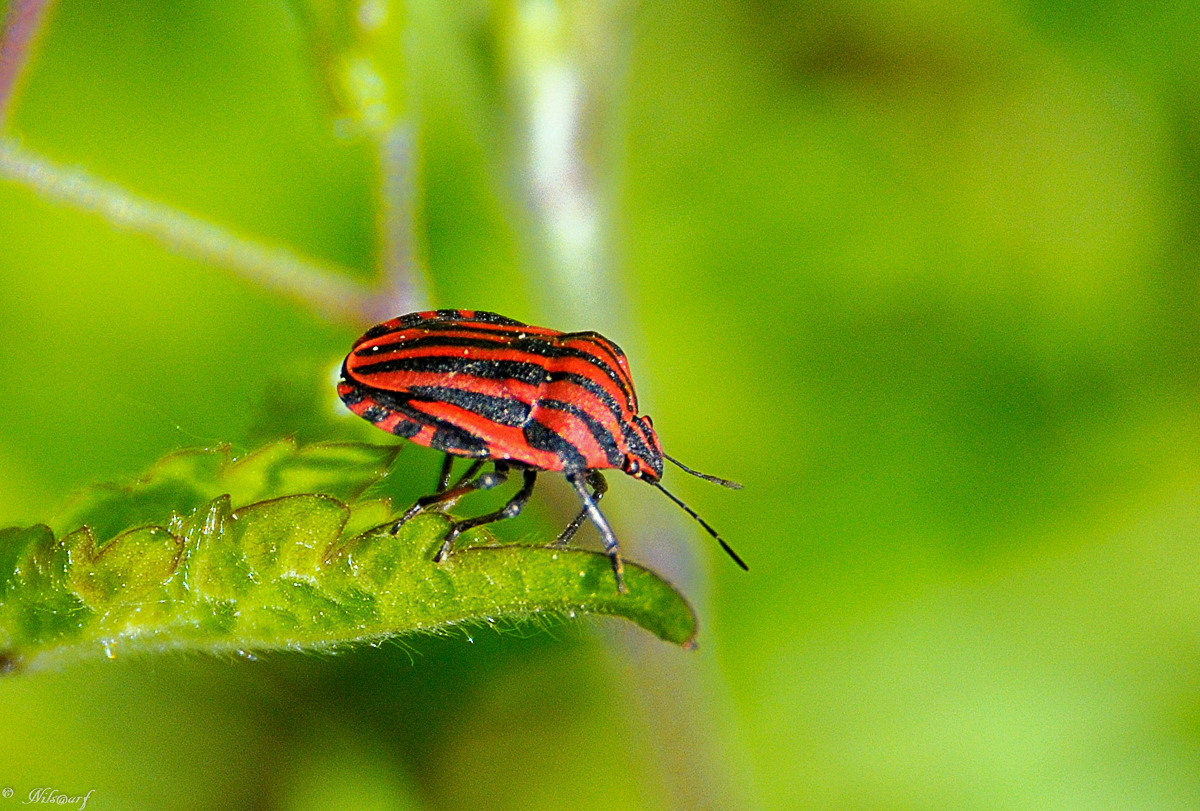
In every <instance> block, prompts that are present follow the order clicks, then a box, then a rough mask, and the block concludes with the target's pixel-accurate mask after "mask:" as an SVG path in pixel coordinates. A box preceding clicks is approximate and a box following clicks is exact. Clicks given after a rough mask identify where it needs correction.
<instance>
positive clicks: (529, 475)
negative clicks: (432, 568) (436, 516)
mask: <svg viewBox="0 0 1200 811" xmlns="http://www.w3.org/2000/svg"><path fill="white" fill-rule="evenodd" d="M522 473H523V474H524V476H525V482H524V484H522V485H521V489H520V490H518V491H517V494H516V495H514V496H513V497H512V498H510V499H509V500H508V503H506V504H505V505H504V506H503V507H501V508H500V509H498V510H496V511H495V512H490V513H487V514H485V515H480V516H478V517H476V518H467V519H464V520H462V521H455V522H454V526H452V527H450V531H449V532H447V533H446V539H445V540H444V541H443V542H442V548H441V549H439V550H438V553H437V554H436V555H434V556H433V560H434V562H435V563H441V562H442V561H443V560H445V559H446V555H448V554H450V550H451V549H452V548H453V547H454V542H455V541H456V540H458V536H459V535H461V534H463V533H464V532H466V531H467V530H468V529H474V528H475V527H481V526H483V525H484V524H491V523H493V522H496V521H503V520H504V519H506V518H516V517H517V516H518V515H520V514H521V510H523V509H525V505H526V504H527V503H528V502H529V497H530V496H532V495H533V485H534V484H535V483H536V482H537V474H538V472H537V471H536V470H530V469H529V468H526V469H525V470H523V471H522Z"/></svg>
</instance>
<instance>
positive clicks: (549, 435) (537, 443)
mask: <svg viewBox="0 0 1200 811" xmlns="http://www.w3.org/2000/svg"><path fill="white" fill-rule="evenodd" d="M524 433H525V441H526V442H528V443H529V446H530V447H531V448H534V449H536V450H539V451H547V452H549V453H552V454H554V455H555V456H556V457H558V460H559V461H560V462H562V465H563V470H564V471H565V472H567V473H573V472H577V471H581V470H586V469H587V460H586V459H584V458H583V454H582V453H580V452H579V448H576V447H575V446H574V445H572V444H571V443H570V442H568V441H567V440H565V439H563V438H562V437H561V436H559V435H558V434H556V433H554V432H553V431H551V430H550V429H549V428H547V427H546V426H544V425H542V424H541V423H540V422H538V421H537V420H530V421H529V423H528V424H526V426H525V428H524Z"/></svg>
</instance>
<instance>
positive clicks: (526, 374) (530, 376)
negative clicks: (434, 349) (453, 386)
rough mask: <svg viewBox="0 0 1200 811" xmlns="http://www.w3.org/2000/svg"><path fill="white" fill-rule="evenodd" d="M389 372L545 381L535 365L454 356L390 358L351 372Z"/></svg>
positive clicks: (363, 374) (529, 382) (537, 383)
mask: <svg viewBox="0 0 1200 811" xmlns="http://www.w3.org/2000/svg"><path fill="white" fill-rule="evenodd" d="M389 372H418V373H424V374H443V375H449V374H460V375H470V376H472V377H481V378H484V379H486V380H516V381H518V382H520V383H525V384H527V385H530V386H540V385H542V383H544V382H545V381H546V370H545V369H543V368H542V367H541V366H539V365H538V364H536V363H530V362H528V361H520V360H468V359H465V358H462V357H459V356H457V355H429V356H425V357H415V358H393V359H391V360H381V361H379V362H378V363H368V364H365V365H363V366H360V367H358V368H356V369H354V370H353V374H354V376H355V377H370V376H371V375H378V374H387V373H389Z"/></svg>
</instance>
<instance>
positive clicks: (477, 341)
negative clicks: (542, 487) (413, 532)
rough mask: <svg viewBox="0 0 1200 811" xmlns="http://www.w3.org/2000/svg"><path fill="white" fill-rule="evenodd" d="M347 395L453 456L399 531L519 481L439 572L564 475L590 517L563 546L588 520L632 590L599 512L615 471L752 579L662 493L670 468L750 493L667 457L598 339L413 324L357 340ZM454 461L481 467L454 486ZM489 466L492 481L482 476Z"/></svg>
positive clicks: (422, 321) (436, 319)
mask: <svg viewBox="0 0 1200 811" xmlns="http://www.w3.org/2000/svg"><path fill="white" fill-rule="evenodd" d="M338 396H339V397H341V398H342V401H343V402H344V403H345V404H346V405H347V406H348V407H349V408H350V410H351V411H353V412H354V413H355V414H357V415H358V416H360V417H362V418H363V419H365V420H367V421H369V422H371V423H372V424H373V425H374V426H375V427H376V428H379V429H380V430H383V431H387V432H388V433H391V434H394V435H396V436H399V437H403V438H404V439H407V440H409V441H411V442H416V443H417V444H418V445H424V446H426V447H429V448H433V449H435V450H439V451H442V452H444V453H445V454H446V457H445V459H444V460H443V463H442V471H441V475H440V477H439V480H438V489H437V492H435V493H434V494H432V495H429V496H425V497H423V498H420V499H418V500H417V503H416V504H414V505H413V506H412V508H411V509H409V510H408V511H407V512H406V513H404V515H402V516H401V517H400V519H399V520H398V521H396V523H395V525H394V526H393V528H392V531H393V532H396V531H398V530H399V528H400V527H401V526H402V525H403V524H404V522H406V521H408V520H409V519H410V518H412V517H413V516H414V515H416V514H417V513H419V512H420V511H422V510H424V509H426V508H428V507H431V506H433V505H435V504H439V503H442V502H446V501H451V500H453V499H456V498H459V497H460V496H462V495H465V494H466V493H470V492H473V491H475V490H489V489H491V488H493V487H496V486H498V485H500V484H502V483H504V482H505V481H506V480H507V477H508V472H509V470H520V471H521V474H522V476H523V477H524V483H523V485H522V487H521V489H520V490H519V491H518V492H517V494H516V495H514V496H513V497H512V498H511V499H509V501H508V502H507V503H506V504H505V505H504V506H503V507H502V508H501V509H499V510H496V511H495V512H491V513H487V514H486V515H481V516H478V517H476V518H468V519H465V520H461V521H457V522H455V523H454V524H453V525H452V526H451V528H450V530H449V532H448V533H447V534H446V537H445V540H444V541H443V543H442V546H441V548H440V549H439V550H438V552H437V554H436V556H435V557H434V560H436V561H438V562H440V561H442V560H444V559H445V557H446V555H448V554H449V553H450V551H451V549H452V548H453V546H454V542H455V540H456V539H457V538H458V536H459V535H461V534H462V533H463V532H465V531H466V530H469V529H472V528H474V527H478V526H482V525H483V524H488V523H491V522H493V521H499V520H502V519H505V518H512V517H514V516H516V515H517V514H518V513H520V512H521V510H522V509H523V508H524V506H525V504H526V502H528V501H529V498H530V496H531V495H532V493H533V487H534V483H535V482H536V481H537V475H538V473H539V472H540V471H557V472H561V473H563V474H564V475H565V476H566V478H567V481H568V482H570V484H571V486H572V487H574V488H575V491H576V492H577V493H578V494H579V498H580V500H581V501H582V502H583V509H582V510H580V512H579V514H578V515H577V516H576V517H575V519H574V520H573V521H572V522H571V523H570V524H569V525H568V526H567V528H566V529H565V530H563V532H562V533H561V534H560V535H559V536H558V538H556V539H555V541H554V545H556V546H565V545H566V544H567V543H568V542H569V541H570V540H571V538H572V537H573V536H574V535H575V532H576V531H577V530H578V529H579V527H580V526H581V525H582V524H583V521H584V520H585V519H586V518H590V519H591V520H592V522H593V523H594V524H595V525H596V527H597V529H599V530H600V536H601V538H602V540H603V542H604V550H605V552H606V553H607V554H608V557H609V559H610V560H611V561H612V568H613V574H614V575H615V576H616V580H617V589H618V590H619V591H624V590H625V584H624V581H623V579H622V571H623V567H622V564H621V555H620V548H619V546H618V544H617V538H616V536H615V535H614V534H613V531H612V528H611V527H610V526H609V525H608V521H607V520H605V518H604V515H603V514H602V513H601V512H600V510H599V508H598V507H597V506H596V505H597V502H599V501H600V499H601V497H602V496H603V495H604V493H605V492H606V491H607V489H608V484H607V482H605V480H604V476H603V475H602V474H601V471H602V470H609V469H612V470H620V471H622V472H623V473H627V474H628V475H630V476H633V477H634V478H637V479H641V480H642V481H645V482H649V483H650V484H652V485H654V486H655V487H657V488H658V489H659V490H662V491H663V493H666V495H667V497H668V498H670V499H671V500H672V501H674V502H675V503H676V504H678V505H679V506H680V507H682V508H683V509H684V510H685V511H687V513H688V514H689V515H690V516H692V518H694V519H696V520H697V521H699V522H700V524H701V526H703V527H704V528H705V529H706V530H707V531H708V533H709V534H710V535H712V536H713V537H714V538H716V539H717V542H718V543H720V544H721V547H722V548H723V549H724V550H725V551H726V552H727V553H728V554H729V556H730V557H732V558H733V559H734V560H735V561H736V562H737V563H738V565H739V566H741V567H742V568H743V569H746V568H748V567H747V566H746V564H745V563H744V562H743V561H742V559H741V558H740V557H738V555H737V553H736V552H734V551H733V550H732V549H731V548H730V547H729V545H728V544H726V543H725V541H723V540H722V539H721V537H720V536H719V535H718V534H717V532H716V530H714V529H713V528H712V527H711V526H709V525H708V523H707V522H706V521H705V520H704V519H703V518H701V517H700V516H699V515H697V514H696V513H695V512H694V511H693V510H692V509H691V508H690V507H688V506H687V505H686V504H684V503H683V502H682V501H680V500H679V499H678V498H676V497H675V496H673V495H671V493H669V492H668V491H667V490H666V489H665V488H663V486H662V484H661V482H660V481H659V480H660V479H661V478H662V475H663V459H664V458H665V459H667V460H668V461H670V462H671V463H672V464H674V465H677V466H678V467H679V468H680V469H682V470H684V471H686V472H687V473H690V474H692V475H693V476H698V477H700V478H702V479H705V480H706V481H710V482H714V483H716V484H720V485H723V486H725V487H730V488H734V489H739V488H740V487H741V485H739V484H736V483H734V482H730V481H726V480H725V479H718V478H717V477H716V476H709V475H707V474H704V473H699V472H697V471H695V470H692V469H691V468H689V467H687V466H685V465H683V464H681V463H680V462H678V461H676V460H675V459H672V458H671V457H670V456H667V455H666V454H665V453H663V450H662V446H661V445H660V444H659V441H658V436H657V435H656V434H655V433H654V427H653V426H652V425H651V423H650V418H649V417H644V416H639V415H638V406H637V395H636V394H634V391H633V380H632V379H631V377H630V375H629V365H628V363H627V362H626V360H625V353H624V352H622V351H621V348H620V347H618V346H617V345H616V344H614V343H613V342H612V341H610V340H608V339H607V338H605V337H604V336H603V335H600V334H599V333H596V332H557V331H555V330H552V329H546V328H545V327H534V326H530V325H528V324H522V323H521V322H519V321H514V320H512V319H511V318H505V317H504V316H500V315H496V314H495V313H489V312H484V311H482V310H433V311H429V312H421V313H409V314H408V315H402V316H400V317H398V318H393V319H392V320H390V321H385V322H383V323H382V324H378V325H377V326H374V327H371V329H369V330H367V332H366V334H365V335H363V336H362V337H361V338H359V339H358V340H357V341H355V343H354V347H353V349H351V351H350V354H349V355H347V356H346V360H345V362H344V363H343V364H342V375H341V379H340V380H339V381H338ZM456 456H462V457H467V458H470V459H474V460H475V462H474V463H473V464H472V465H471V466H470V468H469V469H468V470H467V471H466V473H465V474H463V476H462V477H461V478H460V479H459V480H458V481H457V483H456V484H455V485H454V486H453V487H451V486H450V476H451V471H452V468H453V463H454V457H456ZM488 462H490V463H491V464H492V470H490V471H487V472H484V473H480V471H481V470H482V469H483V467H484V465H485V464H487V463H488ZM589 485H590V486H591V488H592V491H591V492H590V493H589V492H588V486H589Z"/></svg>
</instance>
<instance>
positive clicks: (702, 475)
mask: <svg viewBox="0 0 1200 811" xmlns="http://www.w3.org/2000/svg"><path fill="white" fill-rule="evenodd" d="M663 458H664V459H666V460H667V461H668V462H670V463H671V464H673V465H675V467H677V468H679V469H680V470H682V471H683V472H684V473H691V474H692V475H693V476H695V477H696V478H697V479H704V481H706V482H712V483H713V484H719V485H721V486H722V487H728V488H729V489H730V490H741V489H742V486H741V485H740V484H738V483H737V482H731V481H730V480H729V479H719V478H717V477H716V476H710V475H709V474H707V473H701V472H700V471H699V470H692V469H691V468H690V467H688V466H687V465H685V464H684V463H683V462H680V461H679V460H678V459H676V458H675V457H674V456H668V455H667V454H665V453H664V454H663ZM667 495H669V496H670V495H671V494H670V493H667ZM671 498H675V497H674V496H671ZM697 520H699V518H697ZM701 523H703V522H701Z"/></svg>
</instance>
